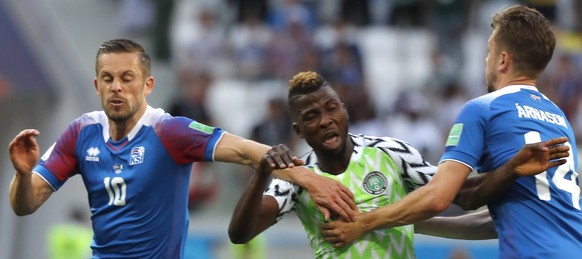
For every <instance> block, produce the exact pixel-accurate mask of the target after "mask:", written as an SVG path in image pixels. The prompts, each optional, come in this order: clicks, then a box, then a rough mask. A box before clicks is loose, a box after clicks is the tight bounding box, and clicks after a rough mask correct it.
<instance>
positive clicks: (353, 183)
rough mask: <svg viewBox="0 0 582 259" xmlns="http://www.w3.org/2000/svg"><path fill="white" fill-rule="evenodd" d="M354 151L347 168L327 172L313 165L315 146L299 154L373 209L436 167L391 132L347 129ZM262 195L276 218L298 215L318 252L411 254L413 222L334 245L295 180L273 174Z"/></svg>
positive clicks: (371, 255)
mask: <svg viewBox="0 0 582 259" xmlns="http://www.w3.org/2000/svg"><path fill="white" fill-rule="evenodd" d="M350 137H351V139H352V140H353V143H354V152H353V154H352V156H351V158H350V163H349V165H348V167H347V168H346V171H345V172H344V173H342V174H339V175H333V174H328V173H326V172H323V171H321V169H319V167H318V166H317V164H318V163H317V157H316V156H315V153H314V152H313V151H311V152H309V153H308V154H306V155H305V156H304V157H303V158H302V159H303V160H304V161H305V164H306V166H308V167H309V168H310V169H312V170H313V171H314V172H315V173H317V174H319V175H322V176H326V177H330V178H332V179H335V180H337V181H339V182H340V183H342V184H343V185H345V186H346V187H348V188H349V189H350V190H351V191H352V192H353V194H354V197H355V203H356V205H357V206H358V208H359V209H360V211H362V212H367V211H371V210H374V209H377V208H380V207H382V206H385V205H387V204H390V203H394V202H396V201H398V200H400V199H402V198H403V197H404V196H405V195H406V194H407V193H408V192H410V191H412V190H414V189H416V188H418V187H420V186H422V185H425V184H426V183H427V182H428V181H429V180H430V179H432V176H433V175H434V173H435V172H436V167H434V166H432V165H430V163H428V162H426V161H424V159H423V157H422V156H421V155H420V153H419V152H418V151H417V150H416V149H415V148H413V147H412V146H410V145H408V144H407V143H405V142H403V141H401V140H397V139H393V138H378V137H370V136H365V135H358V136H355V135H351V134H350ZM265 195H269V196H273V197H274V198H275V199H276V200H277V202H278V204H279V217H278V218H277V221H279V220H280V219H281V218H282V217H283V216H284V215H286V214H287V213H289V212H290V211H293V210H294V211H295V212H296V214H297V216H299V218H300V220H301V222H302V224H303V226H304V227H305V231H306V232H307V236H308V238H309V241H310V245H311V248H312V249H313V250H314V252H315V257H316V258H415V257H416V256H415V254H414V240H413V239H414V229H413V225H407V226H401V227H395V228H389V229H381V230H376V231H372V232H369V233H366V234H364V235H362V237H360V239H358V240H356V241H355V242H353V243H352V244H351V245H349V246H346V247H343V248H341V249H336V248H334V247H333V246H331V244H329V243H328V242H326V241H325V240H324V239H323V236H322V235H321V233H320V225H321V224H322V223H324V219H323V215H322V214H321V213H320V212H319V210H317V209H316V207H315V204H314V203H313V201H312V200H311V197H310V196H309V194H308V193H307V192H306V191H303V189H302V188H301V187H299V186H298V185H295V184H292V183H290V182H287V181H283V180H280V179H274V180H273V181H272V182H271V184H270V185H269V188H268V189H267V191H265Z"/></svg>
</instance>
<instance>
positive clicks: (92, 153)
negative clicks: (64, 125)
mask: <svg viewBox="0 0 582 259" xmlns="http://www.w3.org/2000/svg"><path fill="white" fill-rule="evenodd" d="M99 153H101V151H99V148H97V147H90V148H89V149H87V156H85V160H86V161H91V162H99V157H98V156H99Z"/></svg>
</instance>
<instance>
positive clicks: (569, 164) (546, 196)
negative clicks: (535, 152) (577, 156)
mask: <svg viewBox="0 0 582 259" xmlns="http://www.w3.org/2000/svg"><path fill="white" fill-rule="evenodd" d="M524 137H525V143H526V144H531V143H538V142H541V141H542V140H541V136H540V133H539V132H537V131H530V132H528V133H526V134H525V136H524ZM565 145H567V146H569V147H570V150H571V149H572V145H570V143H569V142H566V144H565ZM569 172H572V174H571V175H570V179H566V174H568V173H569ZM535 178H536V191H537V193H538V198H539V199H540V200H543V201H550V200H552V197H551V195H550V184H549V181H548V176H547V171H543V172H542V173H540V174H537V175H536V176H535ZM577 178H578V173H577V172H576V171H575V168H574V158H573V157H572V151H570V155H569V156H568V157H567V158H566V163H565V164H563V165H561V166H558V168H556V171H555V172H554V175H553V176H552V182H553V183H554V184H555V185H556V187H558V189H560V190H562V191H565V192H569V193H570V194H571V195H572V206H574V208H576V209H578V210H580V187H578V185H577V184H576V179H577Z"/></svg>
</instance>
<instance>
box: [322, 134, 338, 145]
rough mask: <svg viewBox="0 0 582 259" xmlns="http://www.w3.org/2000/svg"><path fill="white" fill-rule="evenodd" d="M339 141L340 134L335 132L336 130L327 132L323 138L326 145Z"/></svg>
mask: <svg viewBox="0 0 582 259" xmlns="http://www.w3.org/2000/svg"><path fill="white" fill-rule="evenodd" d="M338 141H339V134H337V133H335V132H330V133H327V134H325V136H324V138H323V143H324V144H326V145H332V144H334V143H337V142H338Z"/></svg>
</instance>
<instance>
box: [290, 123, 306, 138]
mask: <svg viewBox="0 0 582 259" xmlns="http://www.w3.org/2000/svg"><path fill="white" fill-rule="evenodd" d="M292 126H293V131H295V134H297V136H298V137H299V138H304V137H303V132H301V129H300V128H299V126H298V125H297V123H295V122H293V125H292Z"/></svg>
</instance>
